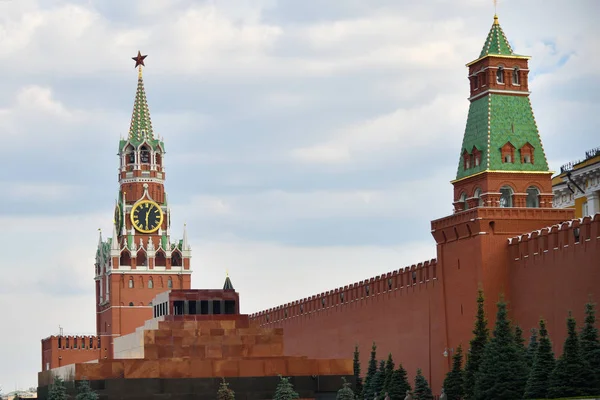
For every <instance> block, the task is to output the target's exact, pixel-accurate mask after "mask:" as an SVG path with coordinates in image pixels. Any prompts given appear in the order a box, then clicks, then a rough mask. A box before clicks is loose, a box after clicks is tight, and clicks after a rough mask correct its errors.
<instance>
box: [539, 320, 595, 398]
mask: <svg viewBox="0 0 600 400" xmlns="http://www.w3.org/2000/svg"><path fill="white" fill-rule="evenodd" d="M575 326H576V322H575V318H573V317H572V316H571V313H569V318H567V338H566V339H565V344H564V346H563V354H562V355H561V356H560V358H559V359H558V361H557V362H556V365H555V366H554V370H553V371H552V373H551V374H550V385H549V388H548V397H550V398H556V397H569V396H585V395H588V394H594V393H593V392H594V388H593V386H594V384H593V382H594V377H593V373H592V371H590V369H589V365H588V364H587V363H586V362H585V360H584V358H583V357H582V356H581V351H580V348H579V338H578V337H577V331H576V329H575Z"/></svg>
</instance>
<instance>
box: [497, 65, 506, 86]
mask: <svg viewBox="0 0 600 400" xmlns="http://www.w3.org/2000/svg"><path fill="white" fill-rule="evenodd" d="M496 82H497V83H504V67H498V70H497V71H496Z"/></svg>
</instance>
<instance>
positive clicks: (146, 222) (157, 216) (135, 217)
mask: <svg viewBox="0 0 600 400" xmlns="http://www.w3.org/2000/svg"><path fill="white" fill-rule="evenodd" d="M130 215H131V223H132V224H133V227H134V228H135V229H136V230H137V231H139V232H142V233H152V232H154V231H157V230H158V228H160V226H161V225H162V222H163V213H162V210H161V209H160V206H159V205H158V204H156V203H155V202H153V201H150V200H142V201H140V202H139V203H137V204H136V205H134V206H133V209H132V210H131V214H130Z"/></svg>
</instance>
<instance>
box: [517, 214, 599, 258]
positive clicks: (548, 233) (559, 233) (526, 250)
mask: <svg viewBox="0 0 600 400" xmlns="http://www.w3.org/2000/svg"><path fill="white" fill-rule="evenodd" d="M599 240H600V213H598V214H596V215H594V216H593V217H589V216H588V217H584V218H579V219H573V220H570V221H565V222H563V223H561V224H556V225H552V226H549V227H545V228H542V229H538V230H535V231H532V232H529V233H525V234H522V235H519V236H515V237H512V238H510V239H508V250H509V255H510V259H511V260H514V261H519V260H525V259H528V258H532V257H544V256H546V255H547V254H548V253H550V252H555V251H563V250H568V249H574V250H573V251H586V249H587V246H586V245H587V244H588V243H590V242H592V241H599Z"/></svg>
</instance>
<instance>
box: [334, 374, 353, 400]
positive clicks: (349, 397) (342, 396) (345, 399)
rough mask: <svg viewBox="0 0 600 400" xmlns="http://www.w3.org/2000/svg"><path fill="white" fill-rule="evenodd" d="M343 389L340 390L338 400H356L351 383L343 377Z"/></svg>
mask: <svg viewBox="0 0 600 400" xmlns="http://www.w3.org/2000/svg"><path fill="white" fill-rule="evenodd" d="M342 382H343V383H342V388H341V389H340V390H338V392H337V397H336V400H354V392H353V391H352V388H350V382H346V378H344V377H342Z"/></svg>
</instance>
